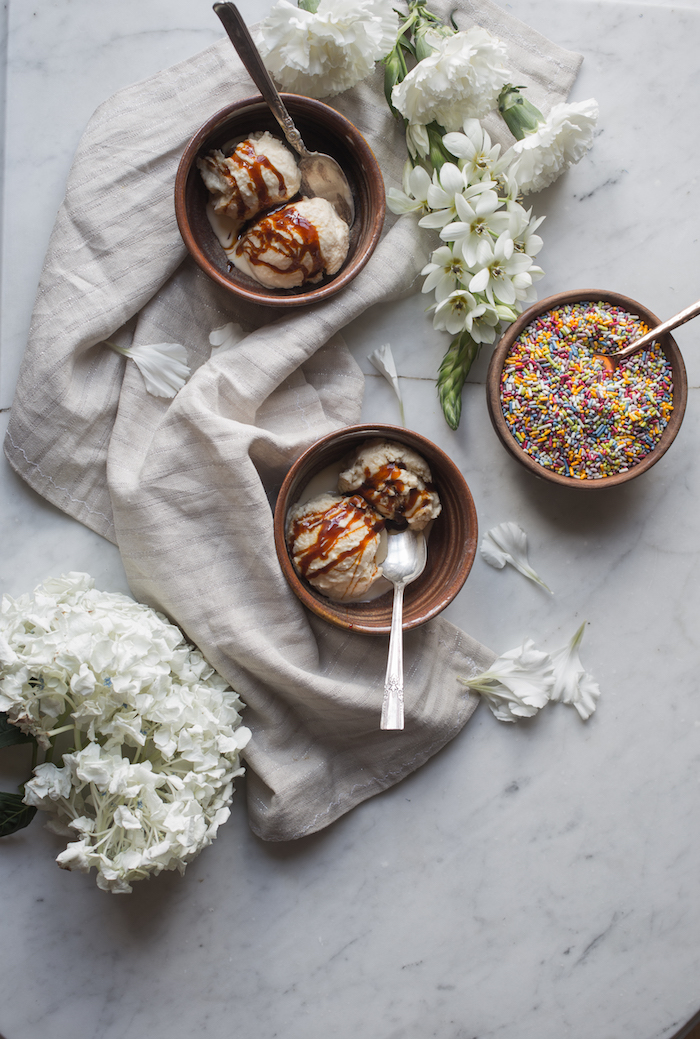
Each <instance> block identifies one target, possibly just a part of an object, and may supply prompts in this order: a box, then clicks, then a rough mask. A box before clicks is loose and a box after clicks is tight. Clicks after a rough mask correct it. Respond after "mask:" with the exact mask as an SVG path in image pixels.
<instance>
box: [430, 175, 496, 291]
mask: <svg viewBox="0 0 700 1039" xmlns="http://www.w3.org/2000/svg"><path fill="white" fill-rule="evenodd" d="M502 206H503V202H502V200H501V199H500V198H499V197H498V195H497V194H496V192H495V191H491V190H488V191H482V192H481V193H480V194H479V195H478V196H476V197H475V198H474V199H473V200H471V201H470V200H469V199H468V198H466V197H465V196H464V195H458V196H457V197H456V198H455V209H456V211H457V220H455V221H453V223H451V224H448V225H447V226H446V227H443V229H442V230H441V232H440V237H441V238H442V239H443V241H446V242H454V248H455V250H461V252H462V255H463V256H464V259H465V261H466V263H467V266H468V267H476V266H480V265H481V264H486V263H489V262H490V261H491V260H492V258H493V240H494V238H498V237H499V236H500V235H503V233H504V232H507V231H508V229H509V227H510V223H511V219H510V216H509V214H508V211H507V210H505V209H502V208H501V207H502ZM509 242H510V243H511V245H512V238H511V236H510V235H506V236H505V237H504V238H503V249H504V251H507V249H508V248H509V247H510V246H509V245H508V243H509ZM509 258H510V257H508V256H506V259H509ZM473 291H483V290H481V289H476V290H473ZM504 302H511V301H510V300H504Z"/></svg>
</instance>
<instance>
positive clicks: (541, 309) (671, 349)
mask: <svg viewBox="0 0 700 1039" xmlns="http://www.w3.org/2000/svg"><path fill="white" fill-rule="evenodd" d="M583 301H590V302H592V303H598V302H600V303H611V304H613V305H615V306H618V307H622V308H623V309H624V310H626V311H627V312H628V313H629V314H634V315H636V316H638V317H640V318H641V319H642V320H643V321H644V322H645V324H646V325H648V326H649V328H653V327H654V326H655V325H658V324H660V321H659V318H657V317H656V315H655V314H653V313H652V312H651V311H650V310H647V308H646V307H644V306H642V304H641V303H637V302H636V301H635V300H633V299H629V298H628V297H627V296H622V295H620V293H618V292H607V291H605V292H604V291H600V290H598V289H579V290H577V291H575V292H558V293H557V294H556V295H554V296H549V297H547V299H543V300H540V301H539V302H538V303H535V304H534V306H532V307H530V308H529V309H528V310H526V311H524V312H523V313H522V314H521V315H520V317H519V318H518V320H517V321H515V322H514V323H513V324H512V325H510V327H509V328H508V329H507V331H506V332H505V333H504V334H503V335H502V336H501V339H500V340H499V342H498V345H497V346H496V349H495V350H494V352H493V355H492V357H491V362H490V364H489V369H488V374H487V377H486V398H487V404H488V409H489V415H490V417H491V422H492V424H493V428H494V429H495V431H496V433H497V435H498V437H499V439H500V441H501V443H502V444H503V446H504V447H505V448H506V450H507V451H508V453H509V454H511V455H512V456H513V458H515V459H516V460H517V461H518V462H520V464H521V465H523V466H524V467H525V468H526V469H527V470H528V472H530V473H532V474H533V475H534V476H537V477H539V478H540V479H542V480H547V481H549V482H550V483H555V484H559V486H563V487H575V488H577V489H578V490H582V491H596V490H603V489H605V488H608V487H616V486H618V485H619V484H622V483H627V482H628V481H629V480H632V479H634V478H635V477H636V476H639V475H641V473H644V472H646V471H647V469H650V468H651V467H652V465H655V464H656V462H658V461H659V459H660V458H661V457H662V455H664V454H665V453H666V451H668V449H669V447H670V446H671V444H672V443H673V440H674V439H675V437H676V434H677V433H678V430H679V429H680V425H681V422H682V421H683V415H684V413H685V407H686V403H687V401H688V379H687V376H686V371H685V364H684V363H683V357H682V355H681V352H680V350H679V349H678V345H677V343H676V342H675V340H674V339H673V337H672V336H670V335H668V334H666V335H664V336H660V337H659V339H658V342H659V344H660V346H661V349H662V350H663V351H664V353H665V354H666V356H667V357H668V359H669V361H670V362H671V367H672V370H673V410H672V412H671V417H670V419H669V421H668V424H667V425H666V428H665V429H664V431H663V433H662V434H661V437H660V439H659V441H658V443H657V444H656V446H655V447H654V448H653V449H652V450H651V451H649V452H648V453H647V454H646V455H644V456H643V457H642V458H641V459H640V461H639V462H637V463H636V464H635V465H633V466H630V468H629V469H626V470H624V471H620V472H617V473H615V474H613V475H611V476H603V477H600V478H599V479H593V478H589V479H585V480H584V479H579V478H577V477H574V476H564V475H563V474H560V473H555V472H554V471H553V470H551V469H547V468H546V467H545V466H543V465H540V463H539V462H537V461H535V459H534V458H533V457H532V456H531V455H529V454H528V453H527V452H526V451H524V450H523V449H522V448H521V447H520V445H519V444H518V442H517V440H516V439H515V438H514V436H513V434H512V433H511V431H510V429H509V427H508V424H507V423H506V420H505V418H504V417H503V410H502V407H501V375H502V373H503V367H504V364H505V361H506V359H507V357H508V355H509V354H510V352H511V348H512V346H513V344H514V343H515V340H516V339H517V338H518V336H519V335H520V333H521V332H522V331H523V330H524V329H525V328H526V327H527V326H528V325H529V324H530V322H531V321H534V320H535V318H537V317H539V316H540V314H544V313H545V312H546V311H548V310H554V309H556V308H557V307H562V306H566V305H567V304H569V303H580V302H583Z"/></svg>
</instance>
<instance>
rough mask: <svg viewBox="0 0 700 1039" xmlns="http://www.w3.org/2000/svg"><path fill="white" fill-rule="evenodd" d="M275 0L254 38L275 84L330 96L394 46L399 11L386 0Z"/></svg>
mask: <svg viewBox="0 0 700 1039" xmlns="http://www.w3.org/2000/svg"><path fill="white" fill-rule="evenodd" d="M314 6H315V5H314V4H312V3H308V4H302V5H301V6H299V7H296V6H295V5H294V4H291V3H289V2H288V0H278V2H277V3H276V4H275V5H274V7H273V8H272V10H271V11H270V13H269V15H268V16H267V18H265V19H264V21H263V22H262V24H261V26H260V36H259V39H258V40H257V41H256V42H257V43H258V47H259V49H260V52H261V54H262V56H263V59H264V61H265V65H266V66H267V68H268V70H269V71H270V72H271V74H272V75H273V76H274V78H275V79H276V81H277V82H278V83H279V85H280V86H281V87H282V88H283V89H284V90H288V91H291V92H292V93H295V94H305V95H306V96H307V97H316V98H321V97H332V96H334V95H335V94H340V93H341V92H342V91H344V90H349V89H350V87H354V86H355V85H356V84H357V83H359V82H360V81H361V80H363V79H365V78H366V77H367V76H368V75H369V74H370V73H371V72H372V71H373V69H374V65H375V62H377V61H379V60H380V59H381V58H383V57H385V55H387V54H388V53H389V51H390V50H391V49H392V48H393V46H394V44H395V42H396V36H397V34H398V28H399V16H398V14H397V13H396V11H394V9H393V5H392V3H391V0H320V2H319V3H318V5H317V6H316V9H315V10H313V7H314Z"/></svg>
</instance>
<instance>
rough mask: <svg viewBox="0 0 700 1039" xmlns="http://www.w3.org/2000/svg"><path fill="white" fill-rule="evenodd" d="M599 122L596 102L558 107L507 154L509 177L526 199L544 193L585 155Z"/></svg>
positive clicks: (562, 104)
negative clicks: (537, 193)
mask: <svg viewBox="0 0 700 1039" xmlns="http://www.w3.org/2000/svg"><path fill="white" fill-rule="evenodd" d="M597 120H598V104H597V102H596V101H595V100H594V99H593V98H589V99H588V101H578V102H575V103H573V104H565V103H563V102H562V103H561V104H558V105H555V106H554V108H553V109H552V111H551V112H550V114H549V116H548V118H547V119H546V120H545V122H543V123H540V125H539V127H538V129H537V130H536V131H535V132H534V133H530V134H526V136H525V137H523V139H522V140H521V141H516V143H515V144H514V145H513V147H512V148H511V149H510V151H509V152H508V153H507V154H508V155H509V156H510V157H511V159H512V162H511V165H510V167H509V168H508V176H509V177H510V178H512V179H513V180H515V182H516V183H517V185H518V187H519V189H520V191H521V192H522V193H523V194H524V195H528V194H530V193H532V192H535V191H542V189H543V188H546V187H548V185H550V184H551V183H553V181H555V180H556V179H557V177H558V176H559V175H560V174H562V173H564V171H565V170H567V169H568V168H569V166H572V165H573V164H574V163H577V162H578V161H579V160H580V159H581V158H582V157H583V156H584V155H585V154H586V152H587V151H588V149H589V148H590V147H591V144H592V143H593V131H594V129H595V125H596V122H597Z"/></svg>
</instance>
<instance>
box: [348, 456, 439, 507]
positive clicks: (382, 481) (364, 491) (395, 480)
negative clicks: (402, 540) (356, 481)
mask: <svg viewBox="0 0 700 1039" xmlns="http://www.w3.org/2000/svg"><path fill="white" fill-rule="evenodd" d="M404 472H405V469H404V468H403V466H402V465H401V463H400V462H386V463H385V464H384V465H382V466H380V468H379V469H377V471H376V472H375V473H374V475H372V473H371V471H370V469H369V468H365V479H364V482H363V484H362V486H361V487H360V488H359V489H358V493H359V494H361V495H362V497H363V498H364V499H365V500H366V501H368V502H371V503H372V504H375V503H376V502H378V503H379V504H382V503H383V502H384V501H385V500H386V501H387V505H386V507H387V508H391V509H393V511H394V512H396V513H398V514H399V515H403V516H405V515H408V516H411V515H413V512H414V511H415V509H416V506H417V505H420V504H422V502H423V501H425V500H426V499H427V498H429V497H430V493H429V487H428V486H427V485H426V489H425V491H423V490H421V489H420V488H419V487H411V488H410V489H409V488H408V487H407V486H406V483H405V481H404V480H403V479H402V474H403V473H404ZM404 495H405V500H403V501H402V500H401V498H402V497H403V496H404Z"/></svg>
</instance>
